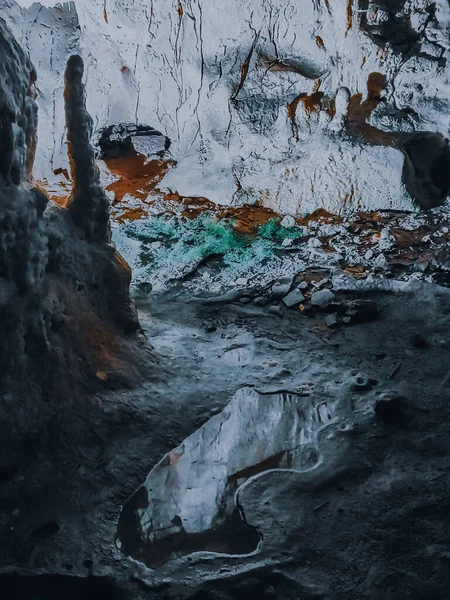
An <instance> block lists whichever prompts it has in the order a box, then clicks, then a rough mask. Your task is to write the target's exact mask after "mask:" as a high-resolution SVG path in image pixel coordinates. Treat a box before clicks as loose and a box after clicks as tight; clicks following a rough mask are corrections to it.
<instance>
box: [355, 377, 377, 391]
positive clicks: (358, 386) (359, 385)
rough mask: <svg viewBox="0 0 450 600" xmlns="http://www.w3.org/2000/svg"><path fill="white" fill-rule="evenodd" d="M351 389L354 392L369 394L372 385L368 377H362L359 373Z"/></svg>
mask: <svg viewBox="0 0 450 600" xmlns="http://www.w3.org/2000/svg"><path fill="white" fill-rule="evenodd" d="M351 389H352V391H353V392H368V391H369V390H371V389H372V384H371V383H370V380H369V379H367V377H364V375H361V374H360V373H359V374H358V375H356V377H355V379H354V381H353V383H352V386H351Z"/></svg>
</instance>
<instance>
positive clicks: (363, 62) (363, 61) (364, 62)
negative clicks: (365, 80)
mask: <svg viewBox="0 0 450 600" xmlns="http://www.w3.org/2000/svg"><path fill="white" fill-rule="evenodd" d="M366 60H367V58H366V57H365V56H363V59H362V63H361V67H360V68H361V69H362V68H363V66H364V65H365V64H366Z"/></svg>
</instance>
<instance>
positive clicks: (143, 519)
mask: <svg viewBox="0 0 450 600" xmlns="http://www.w3.org/2000/svg"><path fill="white" fill-rule="evenodd" d="M335 404H336V403H335V401H331V402H330V401H328V402H325V401H324V400H323V396H318V395H316V394H314V392H313V390H311V389H308V390H304V391H300V392H298V393H289V392H281V393H273V394H260V393H258V392H257V391H256V390H254V389H252V388H245V389H242V390H239V391H238V392H237V393H236V394H235V395H234V397H233V398H232V400H231V402H230V403H229V404H228V406H227V407H226V408H225V409H224V410H223V412H222V413H220V414H218V415H216V416H214V417H213V418H212V419H210V420H209V421H208V422H207V423H205V425H203V426H202V427H201V428H200V429H199V430H197V431H196V432H195V433H194V434H193V435H191V436H189V437H188V438H187V439H186V440H185V441H184V442H183V443H182V444H181V445H180V446H178V447H177V448H175V449H174V450H172V451H171V452H169V453H168V454H166V456H165V457H164V458H163V459H162V460H161V461H160V462H159V463H158V464H157V465H156V466H155V467H154V469H153V470H152V471H151V472H150V474H149V476H148V477H147V480H146V481H145V483H144V485H143V486H142V487H141V488H139V490H138V491H137V492H136V494H135V495H134V496H133V497H132V498H131V499H130V500H129V501H128V502H127V504H126V505H125V506H124V508H123V511H122V514H121V517H120V521H119V527H118V541H119V545H120V546H121V548H122V551H123V552H124V553H125V554H128V555H131V556H133V557H134V558H136V559H138V560H140V561H142V562H144V563H146V564H147V565H148V566H151V567H156V566H159V565H161V564H163V563H165V562H167V561H168V560H170V559H171V558H175V557H177V556H181V555H185V554H190V553H192V552H195V551H200V550H202V551H210V552H221V553H226V554H248V553H250V552H252V551H254V550H255V549H256V548H257V546H258V543H259V540H260V537H259V535H258V533H257V532H256V531H255V530H253V529H250V528H249V527H247V526H246V524H245V522H244V520H243V518H242V517H243V515H242V514H241V513H240V511H239V508H238V507H237V506H236V503H235V493H236V490H237V489H238V488H239V486H241V485H242V484H243V483H245V482H246V481H248V480H249V478H251V477H254V476H257V475H258V474H259V473H262V472H265V471H267V470H270V469H274V468H277V469H279V468H286V469H295V470H298V471H304V470H307V469H311V468H314V467H315V466H317V465H318V464H319V463H320V460H321V454H320V449H319V444H318V433H319V431H320V430H321V429H322V428H323V427H324V426H326V425H327V424H329V423H330V422H331V421H332V420H333V418H334V414H335Z"/></svg>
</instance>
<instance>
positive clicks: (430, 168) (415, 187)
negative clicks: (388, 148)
mask: <svg viewBox="0 0 450 600" xmlns="http://www.w3.org/2000/svg"><path fill="white" fill-rule="evenodd" d="M397 147H398V148H399V149H400V150H401V151H402V152H403V154H404V155H405V163H404V166H403V175H402V180H403V183H404V184H405V186H406V189H407V190H408V192H409V194H410V195H411V197H412V198H413V200H415V202H417V204H418V205H419V206H420V208H422V209H423V210H429V209H431V208H435V207H437V206H441V205H442V204H444V203H445V201H446V199H447V196H448V195H449V192H450V148H449V145H448V139H447V138H444V137H443V136H442V135H441V134H439V133H430V132H417V133H411V134H405V135H402V136H400V137H399V138H398V141H397Z"/></svg>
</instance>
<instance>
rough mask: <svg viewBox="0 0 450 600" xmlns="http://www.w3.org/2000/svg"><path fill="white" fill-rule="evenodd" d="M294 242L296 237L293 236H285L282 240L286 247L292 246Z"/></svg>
mask: <svg viewBox="0 0 450 600" xmlns="http://www.w3.org/2000/svg"><path fill="white" fill-rule="evenodd" d="M293 243H294V239H293V238H285V239H284V240H283V241H282V242H281V245H282V246H283V247H284V248H287V247H288V246H292V244H293Z"/></svg>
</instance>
